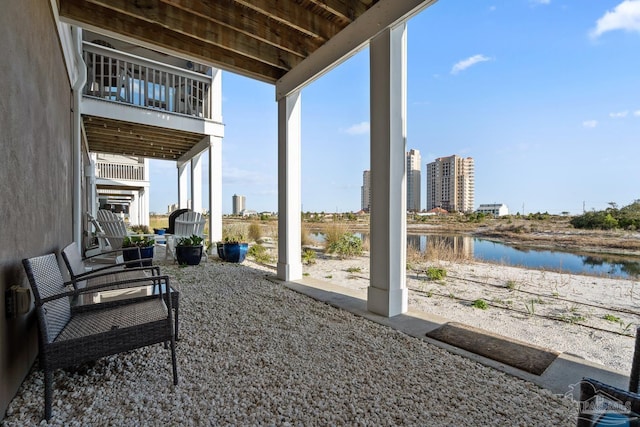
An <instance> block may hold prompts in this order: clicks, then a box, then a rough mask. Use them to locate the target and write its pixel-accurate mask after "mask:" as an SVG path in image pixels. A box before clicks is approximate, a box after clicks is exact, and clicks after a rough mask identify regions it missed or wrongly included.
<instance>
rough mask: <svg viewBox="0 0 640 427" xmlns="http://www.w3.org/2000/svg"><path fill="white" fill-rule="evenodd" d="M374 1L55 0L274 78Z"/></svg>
mask: <svg viewBox="0 0 640 427" xmlns="http://www.w3.org/2000/svg"><path fill="white" fill-rule="evenodd" d="M377 1H378V0H293V1H282V0H251V1H248V0H247V1H244V0H218V1H193V0H136V1H130V0H58V3H59V14H60V17H61V18H62V19H63V20H65V21H67V22H70V23H72V24H75V25H79V26H82V27H86V28H89V29H91V30H94V31H105V32H108V33H112V34H116V35H120V36H124V37H126V38H129V39H133V40H137V41H139V42H141V43H144V44H146V45H150V46H154V47H155V48H157V49H159V50H161V51H165V52H171V53H173V54H176V55H178V56H180V55H182V56H184V57H186V58H192V59H194V60H197V61H198V62H201V63H204V64H208V65H212V66H216V67H219V68H222V69H226V70H229V71H233V72H236V73H239V74H242V75H245V76H249V77H252V78H256V79H259V80H262V81H266V82H269V83H275V82H276V81H277V80H278V79H280V78H281V77H282V76H284V75H285V74H286V73H287V72H288V71H290V70H291V69H293V68H294V67H296V66H297V65H298V64H300V63H301V62H302V61H303V60H304V59H305V58H307V57H309V56H310V55H311V54H312V53H314V52H315V51H316V50H317V49H318V48H320V47H321V46H322V45H324V44H325V43H326V42H327V41H329V40H330V39H332V38H333V37H334V36H336V35H337V34H338V33H339V32H340V31H342V30H343V29H344V28H346V27H347V26H348V25H349V24H351V23H352V22H353V21H355V20H356V19H357V18H358V17H359V16H361V15H362V14H363V13H365V12H366V11H367V10H368V9H370V8H371V7H372V6H373V5H374V4H375V3H377Z"/></svg>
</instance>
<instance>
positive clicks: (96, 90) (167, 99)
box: [83, 42, 211, 119]
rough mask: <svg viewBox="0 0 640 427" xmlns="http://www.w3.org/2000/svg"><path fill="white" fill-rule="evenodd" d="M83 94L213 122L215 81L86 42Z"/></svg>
mask: <svg viewBox="0 0 640 427" xmlns="http://www.w3.org/2000/svg"><path fill="white" fill-rule="evenodd" d="M83 57H84V62H85V64H86V66H87V84H86V85H85V88H84V92H83V94H84V95H86V96H92V97H97V98H102V99H107V100H111V101H115V102H121V103H126V104H131V105H136V106H141V107H148V108H155V109H161V110H164V111H168V112H172V113H178V114H186V115H189V116H195V117H201V118H206V119H208V118H211V96H210V93H209V91H210V88H211V84H210V83H211V77H209V76H206V75H204V74H200V73H195V72H192V71H189V70H184V69H181V68H178V67H173V66H171V65H167V64H162V63H160V62H156V61H151V60H148V59H143V58H140V57H137V56H132V55H128V54H125V53H122V52H119V51H116V50H114V49H110V48H107V47H104V46H100V45H97V44H93V43H88V42H84V44H83Z"/></svg>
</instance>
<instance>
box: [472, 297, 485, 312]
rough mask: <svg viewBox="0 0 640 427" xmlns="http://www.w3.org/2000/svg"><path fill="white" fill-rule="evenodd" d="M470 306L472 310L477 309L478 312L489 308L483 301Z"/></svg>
mask: <svg viewBox="0 0 640 427" xmlns="http://www.w3.org/2000/svg"><path fill="white" fill-rule="evenodd" d="M471 306H472V307H474V308H479V309H480V310H486V309H487V308H489V304H487V302H486V301H485V300H483V299H477V300H475V301H474V302H473V304H471Z"/></svg>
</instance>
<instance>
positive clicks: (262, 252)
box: [247, 244, 273, 264]
mask: <svg viewBox="0 0 640 427" xmlns="http://www.w3.org/2000/svg"><path fill="white" fill-rule="evenodd" d="M247 255H249V256H250V257H252V258H253V259H254V260H255V261H256V262H259V263H261V264H270V263H271V262H273V259H272V258H271V255H269V252H268V251H267V248H265V247H264V246H262V245H261V244H256V245H252V246H251V247H249V251H248V252H247Z"/></svg>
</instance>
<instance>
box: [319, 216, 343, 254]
mask: <svg viewBox="0 0 640 427" xmlns="http://www.w3.org/2000/svg"><path fill="white" fill-rule="evenodd" d="M349 232H350V231H349V227H348V226H347V224H345V223H343V222H330V223H327V224H323V227H322V233H323V234H324V238H325V240H324V247H325V249H326V248H328V247H329V246H331V245H332V244H333V243H337V242H338V241H340V238H342V236H344V234H345V233H349Z"/></svg>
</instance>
